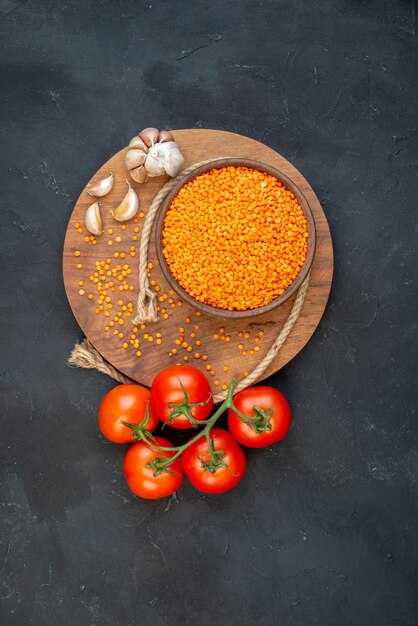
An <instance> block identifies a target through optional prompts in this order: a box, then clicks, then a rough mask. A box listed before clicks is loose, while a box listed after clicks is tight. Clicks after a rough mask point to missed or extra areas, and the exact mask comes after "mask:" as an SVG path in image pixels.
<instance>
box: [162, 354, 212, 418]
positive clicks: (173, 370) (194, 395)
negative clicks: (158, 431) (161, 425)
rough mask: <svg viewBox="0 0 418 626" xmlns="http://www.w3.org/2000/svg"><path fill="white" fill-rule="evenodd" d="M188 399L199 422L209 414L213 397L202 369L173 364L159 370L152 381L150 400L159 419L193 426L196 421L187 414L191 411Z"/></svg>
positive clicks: (194, 416) (193, 415)
mask: <svg viewBox="0 0 418 626" xmlns="http://www.w3.org/2000/svg"><path fill="white" fill-rule="evenodd" d="M185 393H186V394H187V398H185V395H184V394H185ZM187 402H188V403H189V407H190V414H191V416H192V418H193V419H195V420H198V421H199V422H200V421H202V420H205V419H206V418H207V417H208V416H209V415H210V412H211V411H212V407H213V397H212V391H211V388H210V385H209V382H208V380H207V378H206V376H205V375H204V374H203V372H201V371H200V370H199V369H197V367H193V366H192V365H173V366H171V367H167V368H165V369H163V370H162V371H161V372H160V373H159V374H157V376H156V377H155V378H154V381H153V383H152V385H151V404H152V406H153V408H154V411H155V413H156V414H157V416H158V417H159V418H160V420H162V421H163V422H165V423H166V424H168V425H169V426H173V427H174V428H191V427H192V426H194V425H195V424H192V423H191V422H190V420H189V419H188V418H187V417H186V415H185V414H184V413H187V411H188V409H187ZM171 403H174V404H177V405H179V406H178V408H176V407H173V406H170V405H171ZM198 405H201V406H198ZM172 413H173V419H171V420H170V416H171V414H172Z"/></svg>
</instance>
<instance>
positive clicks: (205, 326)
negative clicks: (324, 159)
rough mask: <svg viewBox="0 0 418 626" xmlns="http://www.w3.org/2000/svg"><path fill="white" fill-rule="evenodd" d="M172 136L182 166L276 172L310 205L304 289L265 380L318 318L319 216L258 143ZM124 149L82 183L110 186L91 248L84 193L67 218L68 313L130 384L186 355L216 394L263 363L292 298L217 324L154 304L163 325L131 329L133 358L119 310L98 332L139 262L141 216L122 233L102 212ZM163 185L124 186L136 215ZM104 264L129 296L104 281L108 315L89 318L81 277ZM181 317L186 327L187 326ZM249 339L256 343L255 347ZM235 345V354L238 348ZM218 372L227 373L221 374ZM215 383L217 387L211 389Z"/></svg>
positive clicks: (323, 281) (118, 183) (286, 168)
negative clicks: (240, 161)
mask: <svg viewBox="0 0 418 626" xmlns="http://www.w3.org/2000/svg"><path fill="white" fill-rule="evenodd" d="M173 132H174V135H175V138H176V141H177V142H178V144H179V146H180V149H181V151H182V152H183V154H184V156H185V167H188V166H189V165H192V164H193V163H197V162H199V161H202V160H205V159H208V158H219V157H226V156H232V157H234V156H235V157H243V158H249V159H257V160H260V161H263V162H265V163H268V164H270V165H272V166H273V167H276V168H277V169H279V170H281V171H283V172H284V173H285V174H286V175H287V176H288V177H290V178H291V179H293V180H294V181H295V183H296V184H297V185H298V186H299V187H300V189H301V190H302V192H303V193H304V194H305V196H306V198H307V199H308V201H309V204H310V206H311V209H312V212H313V214H314V217H315V222H316V233H317V245H316V252H315V258H314V262H313V265H312V271H311V280H310V286H309V289H308V293H307V295H306V299H305V303H304V306H303V309H302V311H301V314H300V316H299V319H298V321H297V322H296V324H295V326H294V328H293V329H292V331H291V333H290V335H289V337H288V339H287V341H286V343H285V344H284V346H283V347H282V348H281V350H280V352H279V353H278V355H277V356H276V358H275V359H274V361H273V362H272V363H271V365H270V366H269V368H268V369H267V370H266V372H265V374H264V376H263V378H264V377H267V376H269V375H270V374H272V373H274V372H275V371H277V370H279V369H280V368H281V367H283V366H284V365H286V363H288V362H289V361H290V360H291V359H292V358H293V357H294V356H295V355H296V354H297V353H298V352H299V351H300V350H301V349H302V348H303V347H304V346H305V345H306V343H307V342H308V341H309V339H310V337H311V336H312V334H313V332H314V331H315V329H316V327H317V325H318V324H319V321H320V319H321V317H322V314H323V312H324V309H325V306H326V303H327V300H328V296H329V293H330V289H331V283H332V274H333V249H332V240H331V235H330V231H329V227H328V223H327V220H326V217H325V214H324V211H323V209H322V207H321V205H320V203H319V201H318V199H317V197H316V195H315V193H314V192H313V190H312V188H311V187H310V185H309V184H308V182H307V181H306V180H305V178H304V177H303V176H302V175H301V174H300V172H298V170H297V169H296V168H295V167H294V166H293V165H291V164H290V163H289V162H288V161H287V160H286V159H284V158H283V157H282V156H281V155H280V154H278V153H277V152H275V151H274V150H272V149H271V148H269V147H267V146H265V145H263V144H261V143H259V142H258V141H255V140H253V139H250V138H248V137H243V136H241V135H236V134H234V133H229V132H225V131H216V130H202V129H187V130H177V131H173ZM125 150H126V149H125V148H124V149H123V150H121V151H120V152H118V153H117V154H115V155H114V156H113V157H112V158H111V159H110V160H109V161H108V162H107V163H105V164H104V165H103V166H102V167H101V168H100V170H99V171H98V172H97V173H96V174H95V175H94V176H93V177H92V178H91V180H90V181H87V182H91V183H93V184H94V183H97V182H98V181H99V180H100V179H102V178H104V177H105V176H107V175H108V173H109V171H111V172H113V174H114V175H115V184H114V187H113V189H112V191H111V192H110V193H109V194H108V195H107V196H105V197H104V198H102V199H100V198H99V203H100V207H101V212H102V218H103V222H104V233H103V235H102V236H101V237H98V238H97V243H96V244H95V245H93V244H92V243H91V242H90V243H86V242H85V241H84V237H85V236H86V235H88V233H87V231H86V229H85V227H84V215H85V211H86V209H87V207H88V206H89V205H90V204H92V202H94V200H95V199H94V198H91V196H89V195H88V193H87V192H86V190H85V189H84V190H83V192H82V193H81V195H80V197H79V199H78V201H77V203H76V205H75V207H74V210H73V212H72V215H71V217H70V220H69V224H68V228H67V233H66V237H65V242H64V251H63V274H64V284H65V289H66V292H67V296H68V300H69V302H70V305H71V308H72V310H73V312H74V315H75V317H76V319H77V322H78V324H79V325H80V327H81V329H82V330H83V332H84V333H85V335H86V337H87V338H88V339H89V340H90V341H91V342H92V343H93V345H94V346H95V347H96V349H97V350H98V351H99V352H100V353H101V354H102V355H103V356H104V358H105V359H107V360H108V361H109V362H110V363H111V364H112V365H114V366H115V367H116V368H117V369H119V370H120V371H121V372H123V373H124V374H126V375H127V376H129V377H130V378H132V379H133V380H136V381H137V382H139V383H142V384H144V385H147V386H149V385H150V384H151V382H152V380H153V378H154V376H155V375H156V373H157V372H158V371H159V370H161V369H162V368H163V367H165V366H167V365H171V364H174V363H177V362H179V363H183V362H184V361H183V357H184V356H188V357H189V363H191V364H193V365H196V366H197V367H200V368H201V369H203V370H205V367H206V365H207V364H210V365H211V366H212V369H213V371H214V372H215V374H214V375H213V376H210V377H209V378H210V380H211V383H212V386H213V388H214V390H215V391H219V390H220V389H221V388H222V385H224V384H228V383H229V382H230V381H231V380H232V379H233V378H236V379H238V380H241V378H242V377H243V372H250V371H251V370H252V369H254V367H255V366H256V365H257V363H258V362H259V361H260V360H261V359H262V358H263V357H264V355H265V354H266V353H267V351H268V349H269V348H270V346H271V344H272V343H273V341H274V339H275V338H276V336H277V335H278V333H279V332H280V329H281V327H282V325H283V323H284V321H285V320H286V318H287V316H288V314H289V312H290V309H291V307H292V304H293V302H294V297H295V296H293V297H292V298H290V299H289V300H288V301H287V302H285V303H284V304H283V305H281V306H280V307H278V308H277V309H274V310H273V311H271V312H270V313H266V314H264V315H261V316H257V317H254V318H250V319H245V320H244V319H243V320H221V319H220V318H214V317H209V316H206V315H201V316H199V317H198V316H196V311H195V310H194V309H193V308H192V307H191V306H189V305H188V304H186V303H183V306H175V307H174V306H173V307H171V303H169V301H168V300H166V301H165V302H163V303H160V306H162V307H164V308H166V309H167V314H168V316H169V317H168V319H160V320H159V321H158V322H156V323H154V324H148V325H147V327H146V328H144V329H139V332H138V333H137V337H138V339H139V342H140V347H139V350H140V351H141V352H142V356H140V357H138V356H136V351H137V349H135V348H134V346H133V345H131V344H130V343H129V342H130V338H131V333H132V328H133V325H132V322H131V320H130V318H128V317H126V316H125V312H123V316H122V317H123V320H124V323H123V324H122V325H120V324H118V323H117V322H115V326H114V327H111V328H110V330H109V331H107V332H105V330H104V328H105V327H106V325H107V324H108V322H109V320H112V319H113V316H115V315H116V314H117V311H118V310H119V309H120V308H121V307H120V306H118V305H117V301H118V300H119V299H120V298H121V299H122V300H123V302H124V305H127V303H128V302H132V303H133V304H134V305H135V302H136V289H137V278H138V271H137V270H138V267H137V266H138V260H139V259H138V253H137V252H138V248H139V239H140V232H138V233H136V232H135V228H138V227H139V229H141V223H142V222H143V218H139V220H138V223H137V224H136V223H134V222H133V221H130V222H128V223H127V229H126V230H123V229H122V224H120V223H118V222H116V221H115V220H113V218H112V216H111V213H110V211H111V209H112V208H114V207H115V206H117V205H118V203H119V202H120V201H121V200H122V198H123V196H124V195H125V193H126V191H127V184H126V179H127V178H128V173H127V171H126V168H125V165H124V161H123V158H124V154H125ZM167 180H168V178H167V177H160V178H153V179H150V180H149V181H148V182H147V183H145V184H143V185H139V184H137V183H134V182H133V181H132V180H130V183H131V184H132V186H133V187H134V188H135V189H136V191H137V193H138V195H139V198H140V211H143V212H144V213H146V211H147V208H148V207H149V205H150V204H151V202H152V200H153V198H154V196H155V194H156V193H157V191H158V190H159V189H160V188H161V186H162V185H163V184H165V182H166V181H167ZM77 222H79V223H80V224H81V227H82V229H83V232H82V233H79V232H78V231H77V229H76V228H75V227H74V224H75V223H77ZM109 228H111V229H113V234H112V235H109V234H108V229H109ZM154 230H155V229H154ZM115 237H120V238H121V241H120V242H119V243H118V242H117V241H115ZM133 237H138V240H137V241H134V240H133ZM109 241H112V245H109V243H108V242H109ZM154 243H155V232H153V233H152V235H151V244H150V250H149V261H150V262H151V263H153V266H154V267H153V268H152V270H151V278H152V279H155V281H156V282H157V284H158V285H160V286H161V291H160V292H159V295H161V294H163V293H164V292H168V289H169V286H168V284H167V282H166V281H165V278H164V277H163V275H162V272H161V270H160V268H159V266H158V261H157V257H156V251H155V245H154ZM130 246H134V247H135V251H136V256H135V257H133V256H131V255H130ZM76 251H79V252H80V256H78V257H76V256H75V254H74V253H75V252H76ZM115 252H118V253H121V252H123V253H125V254H126V257H125V258H124V259H120V257H119V258H115V257H114V253H115ZM105 259H111V267H112V266H115V265H117V264H118V263H120V264H121V265H123V264H128V265H129V267H130V268H131V269H132V274H131V275H130V276H128V277H127V279H126V280H127V281H128V283H129V285H132V286H133V287H134V291H123V292H121V291H119V290H118V285H119V281H118V279H116V280H115V279H113V278H108V279H107V280H114V282H115V285H116V291H115V292H113V293H112V292H110V291H109V292H108V295H109V296H110V297H111V303H110V304H111V305H112V308H111V309H109V313H110V315H109V317H105V315H104V311H101V312H100V313H99V314H97V313H95V309H96V306H97V298H98V294H97V292H96V285H95V284H94V283H93V282H92V281H91V280H90V279H89V277H90V276H91V275H93V274H94V272H95V271H96V267H95V263H96V262H97V261H99V262H100V261H102V260H105ZM77 264H81V265H82V268H81V269H77ZM79 281H84V285H82V286H80V285H79ZM103 282H106V280H103ZM80 289H83V290H84V292H85V293H84V295H80V294H79V290H80ZM89 293H92V294H93V295H94V299H92V300H89V299H88V294H89ZM170 298H172V299H173V300H174V302H173V303H172V304H173V305H174V304H176V303H177V301H178V298H177V296H175V295H170ZM187 319H190V320H191V321H190V322H187V321H186V320H187ZM195 326H198V328H194V327H195ZM181 327H183V328H184V329H185V341H187V342H188V343H189V344H190V345H191V346H192V347H193V350H192V352H191V353H189V352H187V351H186V349H185V348H183V347H181V346H179V345H177V344H175V340H176V339H178V337H179V329H180V328H181ZM115 328H117V330H118V332H122V333H123V335H124V336H123V338H120V337H119V336H118V335H114V334H113V331H114V329H115ZM220 328H224V331H223V332H220V330H219V329H220ZM260 331H263V333H264V334H263V335H262V336H261V337H260V336H259V332H260ZM240 332H244V333H249V335H250V336H249V337H247V338H246V337H242V336H240V335H239V333H240ZM157 333H160V334H161V340H162V343H161V345H157V343H156V339H157V337H156V334H157ZM191 333H194V334H195V335H196V336H195V337H191V336H190V334H191ZM144 334H148V335H151V336H152V337H153V341H152V342H150V341H149V340H148V339H146V338H144V337H143V335H144ZM222 334H223V335H227V336H229V337H230V340H229V341H227V340H222V338H221V336H222ZM214 335H215V336H216V335H218V338H214ZM256 337H257V338H258V341H255V339H256ZM196 341H201V345H199V346H196V345H195V342H196ZM124 342H127V343H128V348H123V345H122V344H123V343H124ZM241 344H242V345H243V348H239V347H238V346H239V345H241ZM172 348H176V349H177V350H178V354H177V355H176V356H170V352H171V349H172ZM257 348H258V349H257ZM251 351H253V354H251V353H250V352H251ZM195 352H198V353H200V355H204V354H205V355H207V356H208V360H207V361H206V362H203V361H202V359H195V358H194V356H193V355H194V353H195ZM242 352H246V355H243V354H242ZM224 367H227V368H228V369H227V371H226V372H225V371H224ZM215 381H216V382H217V383H218V384H215Z"/></svg>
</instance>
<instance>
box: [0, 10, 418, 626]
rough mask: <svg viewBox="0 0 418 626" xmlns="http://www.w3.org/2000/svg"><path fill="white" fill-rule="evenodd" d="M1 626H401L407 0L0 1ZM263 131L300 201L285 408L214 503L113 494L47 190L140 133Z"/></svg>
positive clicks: (408, 411)
mask: <svg viewBox="0 0 418 626" xmlns="http://www.w3.org/2000/svg"><path fill="white" fill-rule="evenodd" d="M0 47H1V63H2V65H1V85H0V106H1V112H2V118H1V129H0V130H1V134H0V141H1V160H0V171H1V182H2V184H1V217H2V227H1V233H2V235H1V253H2V254H1V256H2V258H1V265H0V268H1V311H2V323H1V326H0V328H1V333H2V339H1V347H2V348H1V404H2V410H1V419H2V426H1V443H2V447H3V451H2V470H3V478H2V502H3V504H2V533H1V547H0V550H1V551H0V566H1V576H2V582H1V585H0V590H1V591H0V593H1V597H2V602H1V605H2V608H1V622H2V624H7V625H9V624H13V625H14V624H18V625H22V626H26V625H27V624H36V625H44V624H47V625H49V624H54V625H55V624H62V625H67V624H68V625H69V626H73V625H76V624H77V625H78V624H80V625H84V624H86V625H89V624H91V625H93V624H95V625H109V626H114V625H119V624H120V625H123V626H125V625H134V624H141V625H143V624H145V625H146V626H148V625H154V624H167V625H172V624H174V625H177V624H183V623H185V624H204V625H210V624H214V623H216V624H227V623H229V624H233V625H234V626H241V625H248V626H252V625H258V624H265V625H268V626H270V625H273V624H284V625H296V626H300V625H303V626H304V625H311V624H321V625H322V624H326V625H328V624H330V625H334V624H335V625H338V626H341V625H351V624H353V625H361V626H362V625H378V626H381V625H384V626H386V625H395V624H402V625H403V624H416V623H417V615H418V607H417V593H416V592H417V578H418V577H417V509H416V486H417V484H416V483H417V481H416V478H417V474H416V469H417V455H416V436H417V427H416V426H417V425H416V413H415V407H414V401H415V397H416V362H415V360H414V352H415V349H416V333H415V330H416V327H415V321H416V297H415V296H416V278H417V275H416V268H417V259H416V254H415V247H416V239H415V233H414V229H415V227H416V214H417V198H418V185H417V182H418V156H417V153H418V120H417V111H418V80H417V77H418V63H417V48H418V28H417V4H416V2H413V1H411V2H407V1H395V0H393V1H390V2H382V1H377V0H371V1H368V2H361V1H359V0H358V1H349V0H319V1H317V2H302V1H301V0H300V1H298V2H294V1H287V2H285V1H276V2H274V1H271V2H269V1H264V2H256V1H254V0H245V1H240V2H224V1H222V2H221V1H219V0H215V1H210V2H208V1H205V2H203V1H197V2H196V1H195V2H186V0H185V1H184V2H180V1H171V2H170V1H168V0H167V1H166V2H159V1H156V0H148V2H104V1H98V2H92V1H90V2H67V3H60V2H52V1H51V2H46V1H44V2H34V1H33V0H30V1H27V2H25V1H19V0H2V1H1V2H0ZM148 125H156V126H159V127H167V128H171V127H174V128H175V127H177V128H187V127H197V128H200V127H208V128H221V129H227V130H231V131H236V132H238V133H242V134H246V135H249V136H251V137H254V138H256V139H260V140H261V141H264V142H265V143H267V144H268V145H269V146H271V147H273V148H275V149H277V150H278V151H279V152H281V153H282V154H283V155H284V156H286V157H287V158H288V159H290V161H292V163H294V164H295V165H296V166H297V167H298V168H299V169H300V170H301V171H302V172H303V174H304V175H305V176H306V177H307V178H308V180H309V181H310V183H311V184H312V186H313V187H314V189H315V190H316V191H317V193H318V196H319V198H320V200H321V202H322V203H323V206H324V208H325V211H326V214H327V216H328V219H329V222H330V226H331V230H332V234H333V240H334V245H335V255H336V263H335V280H334V287H333V291H332V295H331V299H330V302H329V306H328V309H327V311H326V314H325V316H324V318H323V321H322V323H321V325H320V328H319V330H318V331H317V332H316V333H315V335H314V337H313V339H312V341H310V343H309V345H308V346H307V347H306V349H305V350H304V351H303V353H301V354H300V355H299V356H298V357H297V358H296V359H295V360H294V361H293V362H292V363H291V364H289V365H288V366H287V367H286V368H285V369H284V370H283V371H281V372H280V373H278V374H277V375H276V376H274V377H273V378H272V379H270V383H271V384H273V385H275V386H277V387H278V388H279V389H281V390H282V391H283V392H284V393H285V394H286V395H287V396H288V397H289V399H290V402H291V404H292V407H293V412H294V424H293V428H292V430H291V433H290V434H289V436H288V437H287V439H286V440H285V441H284V442H283V443H282V444H281V445H277V446H276V447H274V448H272V449H268V450H265V451H250V452H249V453H248V460H249V469H248V474H247V476H246V478H245V480H244V481H243V482H242V483H241V484H240V485H239V486H238V487H237V488H236V489H235V490H234V491H232V492H230V493H228V494H225V495H221V496H217V497H215V496H213V497H212V496H207V497H205V496H203V495H199V493H197V492H196V491H194V489H193V488H192V487H191V486H190V485H187V484H186V485H185V486H184V487H183V488H182V490H181V492H180V493H179V502H178V503H175V502H171V505H170V504H169V505H168V504H167V502H166V501H164V502H154V503H147V502H143V501H140V500H138V499H136V498H135V497H134V496H132V495H131V494H130V492H129V491H128V489H127V487H126V485H125V482H124V478H123V476H122V470H121V466H122V459H123V454H124V449H123V448H122V447H117V446H114V445H111V444H106V442H105V441H104V440H103V439H102V438H101V437H99V436H98V433H97V427H96V410H97V407H98V404H99V401H100V399H101V397H102V396H103V394H104V393H105V392H106V391H107V390H108V389H110V388H111V387H112V382H111V381H110V380H108V379H107V378H105V377H104V376H102V375H100V374H98V373H94V372H87V371H77V370H72V369H70V368H68V366H67V365H66V359H67V357H68V354H69V352H70V350H71V348H72V347H73V345H74V343H75V342H76V340H77V338H78V337H80V336H81V335H80V331H79V329H78V327H77V325H76V323H75V320H74V319H73V316H72V313H71V311H70V308H69V306H68V303H67V301H66V298H65V294H64V289H63V283H62V277H61V252H62V244H63V237H64V233H65V228H66V224H67V221H68V217H69V215H70V212H71V208H72V206H73V204H74V202H75V200H76V198H77V196H78V194H79V192H80V190H81V189H82V187H83V185H84V184H85V182H86V180H88V178H89V176H90V174H91V173H93V172H95V171H96V170H97V169H98V167H99V166H100V165H101V164H102V163H103V162H104V161H105V160H106V159H108V158H109V157H110V156H111V155H112V154H113V153H115V152H116V151H118V150H119V149H120V148H121V147H122V146H123V145H125V144H126V142H127V141H128V140H129V139H130V137H131V136H132V135H133V134H134V133H135V132H137V131H138V130H139V129H141V128H142V127H145V126H148Z"/></svg>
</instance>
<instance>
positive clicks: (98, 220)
mask: <svg viewBox="0 0 418 626" xmlns="http://www.w3.org/2000/svg"><path fill="white" fill-rule="evenodd" d="M84 222H85V224H86V228H87V230H88V231H89V233H91V234H92V235H96V236H99V235H101V234H102V232H103V222H102V216H101V215H100V207H99V203H98V202H95V203H94V204H91V205H90V206H89V208H88V209H87V211H86V216H85V218H84Z"/></svg>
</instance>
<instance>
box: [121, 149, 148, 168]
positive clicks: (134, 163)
mask: <svg viewBox="0 0 418 626" xmlns="http://www.w3.org/2000/svg"><path fill="white" fill-rule="evenodd" d="M146 158H147V154H146V152H144V151H143V150H128V152H127V153H126V154H125V165H126V167H127V168H128V170H133V169H134V168H135V167H139V166H140V165H143V164H144V162H145V159H146Z"/></svg>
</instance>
